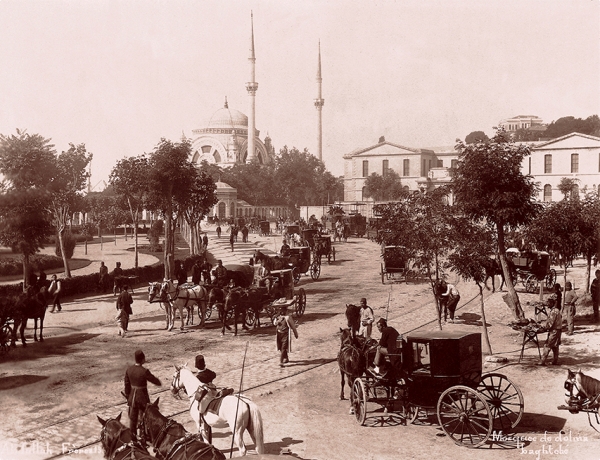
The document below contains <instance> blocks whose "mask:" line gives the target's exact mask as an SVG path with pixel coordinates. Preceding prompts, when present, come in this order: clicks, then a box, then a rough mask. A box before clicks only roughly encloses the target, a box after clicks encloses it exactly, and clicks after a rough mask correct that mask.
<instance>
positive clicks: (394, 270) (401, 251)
mask: <svg viewBox="0 0 600 460" xmlns="http://www.w3.org/2000/svg"><path fill="white" fill-rule="evenodd" d="M408 263H409V257H408V253H407V251H406V248H404V247H402V246H385V245H384V246H382V247H381V284H385V282H386V280H387V281H395V280H398V279H400V278H402V277H405V276H406V274H407V272H408V271H409V267H408Z"/></svg>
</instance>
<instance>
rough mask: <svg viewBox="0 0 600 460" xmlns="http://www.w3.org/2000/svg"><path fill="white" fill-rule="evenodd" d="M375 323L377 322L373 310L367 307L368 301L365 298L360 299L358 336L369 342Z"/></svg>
mask: <svg viewBox="0 0 600 460" xmlns="http://www.w3.org/2000/svg"><path fill="white" fill-rule="evenodd" d="M373 321H375V316H374V315H373V309H372V308H371V307H369V306H368V305H367V299H365V298H364V297H363V298H362V299H360V328H359V329H358V335H362V336H363V337H364V338H365V339H367V340H369V339H370V338H371V332H372V331H373Z"/></svg>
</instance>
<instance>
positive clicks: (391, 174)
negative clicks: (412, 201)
mask: <svg viewBox="0 0 600 460" xmlns="http://www.w3.org/2000/svg"><path fill="white" fill-rule="evenodd" d="M403 193H405V192H404V190H403V189H402V181H401V179H400V176H399V175H398V174H397V173H396V172H395V171H394V170H393V169H388V171H387V174H386V175H385V176H380V175H379V174H377V173H372V174H371V175H370V176H369V177H367V180H366V181H365V196H367V197H369V198H373V199H374V200H375V201H390V200H395V199H397V198H399V197H400V196H401V195H402V194H403Z"/></svg>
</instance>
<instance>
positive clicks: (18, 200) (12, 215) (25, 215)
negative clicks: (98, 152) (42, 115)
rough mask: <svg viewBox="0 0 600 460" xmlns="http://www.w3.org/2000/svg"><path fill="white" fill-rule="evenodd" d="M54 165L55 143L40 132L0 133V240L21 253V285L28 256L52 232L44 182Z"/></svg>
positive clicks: (24, 285) (28, 269)
mask: <svg viewBox="0 0 600 460" xmlns="http://www.w3.org/2000/svg"><path fill="white" fill-rule="evenodd" d="M55 167H56V162H55V150H54V145H52V144H50V140H49V139H45V138H44V137H42V136H40V135H39V134H32V135H30V134H27V132H25V131H20V130H17V134H16V135H14V134H13V135H10V136H5V135H2V136H0V173H1V174H2V176H3V179H2V194H1V195H0V241H1V242H2V244H3V245H5V246H10V247H11V248H13V250H16V251H18V252H20V253H21V254H22V255H23V288H24V289H25V288H26V287H27V283H28V279H29V273H30V262H29V261H30V257H31V256H32V255H34V254H35V253H36V252H38V251H39V250H40V249H41V248H43V247H44V240H45V239H46V237H48V236H49V235H50V234H51V233H52V227H51V224H50V216H49V214H48V212H47V208H48V203H49V198H50V197H49V194H48V190H47V188H46V187H47V185H48V183H49V182H50V180H51V178H52V177H53V174H54V171H55Z"/></svg>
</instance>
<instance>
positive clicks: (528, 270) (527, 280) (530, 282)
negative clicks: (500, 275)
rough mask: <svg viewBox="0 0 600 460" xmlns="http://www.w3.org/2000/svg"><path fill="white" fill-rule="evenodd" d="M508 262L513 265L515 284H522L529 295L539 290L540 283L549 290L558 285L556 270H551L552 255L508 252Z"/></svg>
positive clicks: (536, 252) (540, 252) (541, 252)
mask: <svg viewBox="0 0 600 460" xmlns="http://www.w3.org/2000/svg"><path fill="white" fill-rule="evenodd" d="M506 256H507V260H509V261H510V262H509V263H510V265H511V271H512V273H511V276H512V278H513V284H516V283H519V282H520V283H521V284H522V285H523V287H524V288H525V290H526V291H527V292H529V293H532V294H533V293H535V292H536V291H537V290H538V289H539V283H540V282H541V281H543V282H544V284H545V286H546V287H547V288H552V287H553V286H554V283H556V270H554V269H553V268H550V262H551V258H550V254H548V253H547V252H545V251H524V252H516V251H514V250H513V251H510V250H509V251H507V253H506Z"/></svg>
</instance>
